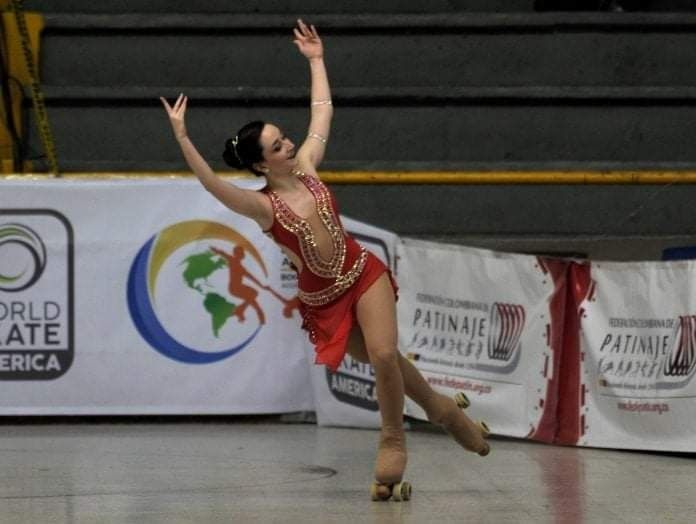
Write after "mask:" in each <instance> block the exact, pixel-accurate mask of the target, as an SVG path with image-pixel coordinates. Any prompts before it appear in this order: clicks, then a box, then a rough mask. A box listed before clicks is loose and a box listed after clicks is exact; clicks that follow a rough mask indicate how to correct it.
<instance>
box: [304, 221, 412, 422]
mask: <svg viewBox="0 0 696 524" xmlns="http://www.w3.org/2000/svg"><path fill="white" fill-rule="evenodd" d="M342 221H343V226H344V227H345V229H346V230H347V231H348V232H349V233H350V234H351V235H352V236H353V237H354V238H355V239H356V240H357V241H358V242H359V243H360V244H361V245H363V246H364V247H366V248H367V249H369V250H370V251H371V252H372V253H374V254H375V255H376V256H377V257H378V258H379V259H380V260H382V262H384V263H385V264H386V265H387V267H388V268H390V269H391V270H392V271H393V270H394V264H395V259H394V250H395V244H396V242H397V239H398V237H397V236H396V235H395V234H394V233H391V232H389V231H385V230H383V229H379V228H376V227H373V226H369V225H367V224H364V223H362V222H358V221H357V220H353V219H350V218H346V217H342ZM311 358H312V359H313V358H314V356H313V355H312V356H311ZM312 387H313V390H314V399H315V410H316V413H317V423H318V424H319V425H320V426H348V427H363V428H378V427H379V426H380V424H381V418H380V415H379V407H378V406H377V396H376V391H375V377H374V370H373V368H372V366H371V365H370V364H365V363H362V362H358V361H357V360H354V359H352V358H351V356H350V355H348V354H346V356H345V358H344V359H343V362H342V363H341V366H340V367H339V368H338V371H337V372H336V373H331V372H330V371H329V370H328V369H326V368H325V367H323V366H314V368H313V370H312Z"/></svg>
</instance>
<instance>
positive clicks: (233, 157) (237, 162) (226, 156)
mask: <svg viewBox="0 0 696 524" xmlns="http://www.w3.org/2000/svg"><path fill="white" fill-rule="evenodd" d="M233 140H234V139H233V138H228V139H227V140H226V141H225V150H224V151H223V152H222V158H223V160H224V161H225V164H227V165H228V166H230V167H233V168H235V169H244V168H245V167H246V166H245V165H244V164H243V163H242V161H241V159H240V158H239V155H238V153H236V152H235V150H234V147H235V146H234V143H233Z"/></svg>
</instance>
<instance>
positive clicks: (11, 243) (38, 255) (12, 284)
mask: <svg viewBox="0 0 696 524" xmlns="http://www.w3.org/2000/svg"><path fill="white" fill-rule="evenodd" d="M45 267H46V246H45V245H44V243H43V241H42V240H41V238H40V237H39V235H37V234H36V232H35V231H34V230H33V229H31V228H29V227H27V226H25V225H22V224H15V223H10V224H2V225H0V291H7V292H10V293H17V292H19V291H23V290H25V289H27V288H29V287H31V286H33V285H34V283H35V282H36V281H37V280H39V278H40V277H41V274H42V273H43V271H44V269H45Z"/></svg>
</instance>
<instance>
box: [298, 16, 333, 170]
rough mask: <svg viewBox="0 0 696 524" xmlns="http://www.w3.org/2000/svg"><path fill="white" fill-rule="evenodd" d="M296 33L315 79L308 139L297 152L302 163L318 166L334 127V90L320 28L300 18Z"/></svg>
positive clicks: (300, 48) (301, 50)
mask: <svg viewBox="0 0 696 524" xmlns="http://www.w3.org/2000/svg"><path fill="white" fill-rule="evenodd" d="M294 32H295V40H294V43H295V44H296V45H297V47H298V49H299V50H300V53H302V54H303V55H304V56H305V57H306V58H307V60H308V61H309V68H310V72H311V78H312V87H311V102H310V104H311V105H310V110H311V118H310V122H309V130H308V132H307V139H306V140H305V141H304V143H303V144H302V146H301V147H300V149H299V150H298V152H297V159H298V160H299V161H300V163H301V164H304V165H306V164H309V165H311V166H312V167H314V168H316V167H317V166H318V165H319V164H320V163H321V161H322V159H323V158H324V150H325V149H326V142H327V140H328V139H329V131H330V130H331V118H332V117H333V106H332V104H331V89H330V88H329V79H328V76H327V74H326V66H325V65H324V47H323V45H322V42H321V39H320V38H319V35H318V34H317V30H316V29H315V28H314V26H313V25H310V26H307V25H305V23H304V22H303V21H302V20H298V21H297V27H296V28H295V29H294Z"/></svg>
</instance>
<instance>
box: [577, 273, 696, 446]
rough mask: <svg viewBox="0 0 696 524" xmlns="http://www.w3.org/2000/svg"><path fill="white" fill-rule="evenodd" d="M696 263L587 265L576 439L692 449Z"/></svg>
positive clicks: (590, 443)
mask: <svg viewBox="0 0 696 524" xmlns="http://www.w3.org/2000/svg"><path fill="white" fill-rule="evenodd" d="M694 275H696V261H681V262H642V263H592V265H591V279H589V278H584V279H583V278H580V279H578V282H577V283H574V284H573V285H574V286H575V287H576V288H577V289H578V290H581V294H582V297H581V298H582V301H581V302H580V309H579V316H580V325H581V331H580V335H579V336H580V350H581V356H580V358H578V359H576V365H577V366H579V368H580V369H579V371H580V372H579V373H578V374H577V375H578V376H579V384H578V387H579V388H580V391H581V394H580V395H579V396H578V397H579V400H578V403H579V406H577V409H578V411H579V413H578V415H579V416H578V417H577V421H578V423H577V426H578V427H577V442H575V443H577V444H579V445H587V446H598V447H611V448H626V449H651V450H661V451H689V452H694V451H696V441H695V440H694V432H696V422H695V421H696V381H694V380H693V379H694V374H695V373H696V293H695V292H694V285H693V282H694Z"/></svg>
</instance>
